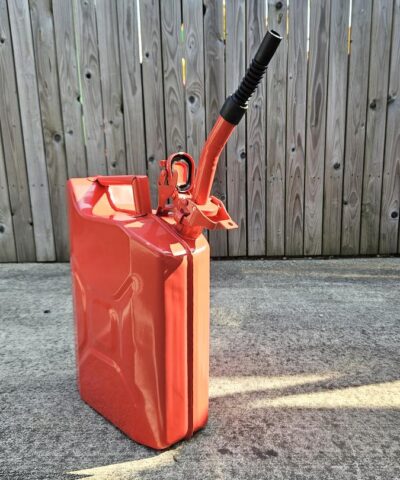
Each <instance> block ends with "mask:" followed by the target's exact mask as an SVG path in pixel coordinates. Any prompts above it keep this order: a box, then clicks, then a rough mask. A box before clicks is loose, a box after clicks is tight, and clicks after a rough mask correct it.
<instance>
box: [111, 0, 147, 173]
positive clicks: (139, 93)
mask: <svg viewBox="0 0 400 480" xmlns="http://www.w3.org/2000/svg"><path fill="white" fill-rule="evenodd" d="M117 10H118V30H119V45H120V58H121V78H122V98H123V110H124V126H125V144H126V157H127V158H126V160H127V170H128V173H135V174H141V175H144V174H146V144H145V133H144V116H143V90H142V74H141V65H140V52H139V47H140V46H139V31H138V30H139V29H138V9H137V2H136V0H122V1H118V2H117Z"/></svg>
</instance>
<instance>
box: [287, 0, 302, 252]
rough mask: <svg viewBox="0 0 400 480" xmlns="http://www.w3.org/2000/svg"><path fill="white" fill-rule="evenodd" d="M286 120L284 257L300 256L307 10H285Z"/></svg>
mask: <svg viewBox="0 0 400 480" xmlns="http://www.w3.org/2000/svg"><path fill="white" fill-rule="evenodd" d="M289 9H290V10H289V34H288V67H287V108H286V110H287V116H286V162H287V163H286V215H285V219H286V225H285V255H288V256H300V255H303V230H304V163H305V147H306V129H305V124H306V106H307V8H304V3H303V2H302V1H300V0H296V1H294V2H292V3H291V4H290V7H289Z"/></svg>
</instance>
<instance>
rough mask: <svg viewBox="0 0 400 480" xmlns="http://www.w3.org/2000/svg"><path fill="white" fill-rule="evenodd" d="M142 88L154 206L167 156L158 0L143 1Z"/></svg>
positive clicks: (141, 5)
mask: <svg viewBox="0 0 400 480" xmlns="http://www.w3.org/2000/svg"><path fill="white" fill-rule="evenodd" d="M140 19H141V32H142V48H143V67H142V68H143V91H144V114H145V124H146V147H147V161H148V173H149V178H150V184H151V194H152V201H153V206H155V205H156V203H157V188H156V187H157V179H158V175H159V171H160V169H159V163H158V162H159V160H162V159H164V158H165V154H166V150H165V123H164V122H165V118H164V98H163V69H162V57H161V53H162V52H161V37H160V5H159V0H142V1H140Z"/></svg>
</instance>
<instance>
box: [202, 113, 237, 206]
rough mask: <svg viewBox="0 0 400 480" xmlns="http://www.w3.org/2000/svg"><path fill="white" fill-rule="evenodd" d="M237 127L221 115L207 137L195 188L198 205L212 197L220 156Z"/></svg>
mask: <svg viewBox="0 0 400 480" xmlns="http://www.w3.org/2000/svg"><path fill="white" fill-rule="evenodd" d="M235 127H236V125H232V124H231V123H229V122H227V121H226V120H225V119H224V118H222V117H221V115H220V116H219V117H218V118H217V121H216V122H215V125H214V127H213V129H212V130H211V133H210V135H209V136H208V138H207V141H206V143H205V145H204V147H203V150H202V151H201V155H200V161H199V167H198V170H197V175H196V181H195V184H194V188H193V201H194V202H195V203H197V204H198V205H203V204H205V203H206V202H207V200H208V198H209V197H210V193H211V188H212V184H213V182H214V177H215V172H216V170H217V165H218V160H219V156H220V155H221V152H222V150H223V148H224V147H225V145H226V142H227V141H228V139H229V137H230V136H231V133H232V132H233V130H234V129H235Z"/></svg>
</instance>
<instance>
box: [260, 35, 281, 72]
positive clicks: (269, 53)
mask: <svg viewBox="0 0 400 480" xmlns="http://www.w3.org/2000/svg"><path fill="white" fill-rule="evenodd" d="M281 40H282V37H281V36H280V35H279V33H278V32H276V31H275V30H268V32H267V33H266V34H265V37H264V38H263V41H262V42H261V45H260V46H259V48H258V50H257V53H256V55H255V57H254V60H255V61H256V62H257V63H259V64H260V65H262V66H263V67H266V66H267V65H268V64H269V62H270V60H271V58H272V57H273V56H274V53H275V52H276V49H277V48H278V46H279V44H280V43H281Z"/></svg>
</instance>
